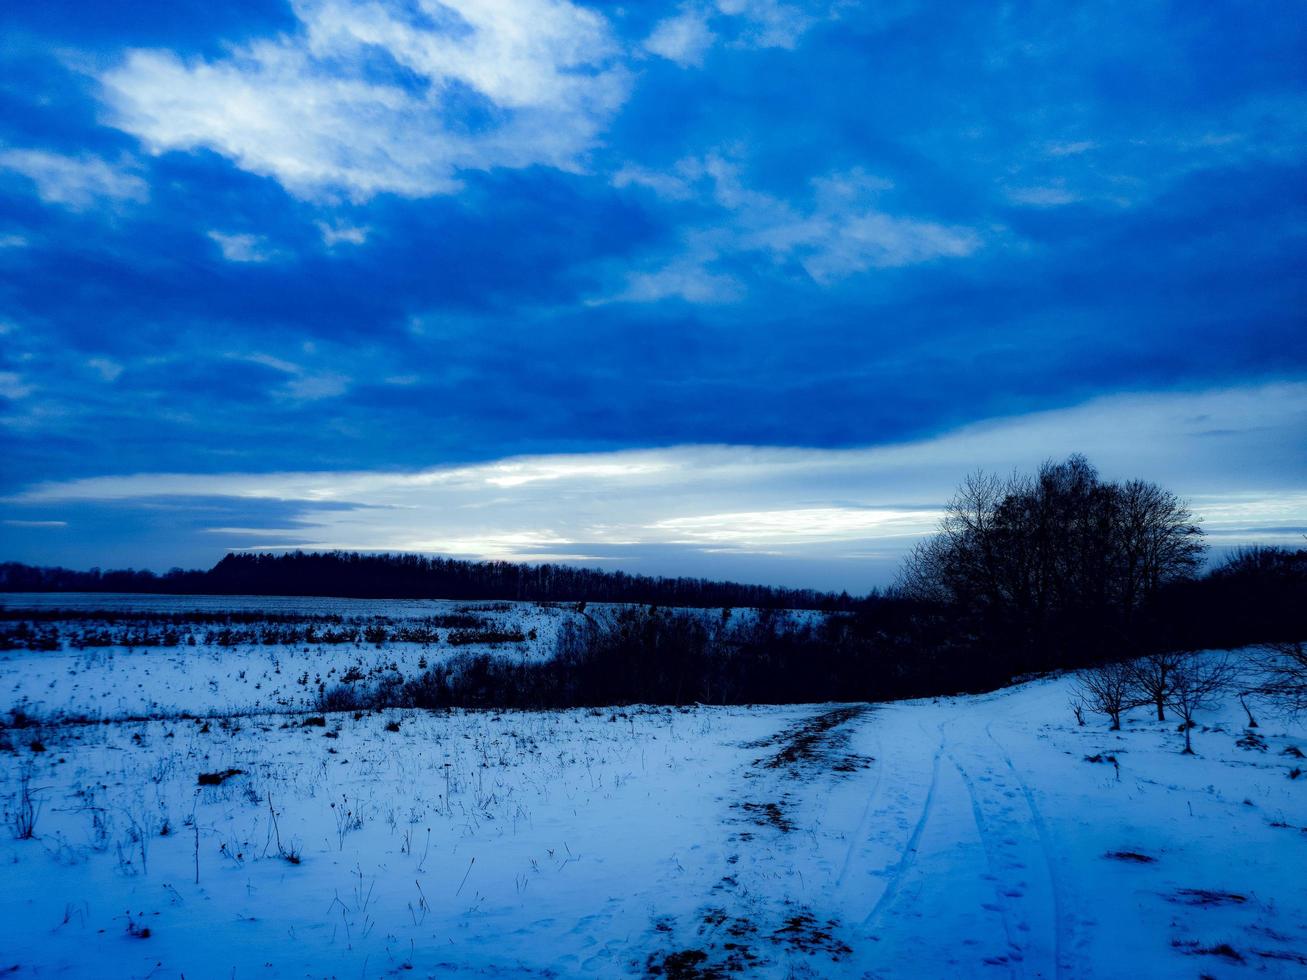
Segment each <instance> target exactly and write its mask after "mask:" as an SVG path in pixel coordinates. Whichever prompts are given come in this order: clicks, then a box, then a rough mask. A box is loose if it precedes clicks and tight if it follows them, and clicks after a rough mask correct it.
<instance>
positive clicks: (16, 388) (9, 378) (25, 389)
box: [0, 371, 36, 401]
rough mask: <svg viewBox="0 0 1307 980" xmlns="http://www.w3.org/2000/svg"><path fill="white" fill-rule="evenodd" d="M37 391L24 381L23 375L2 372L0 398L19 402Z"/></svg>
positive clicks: (0, 376) (0, 375) (0, 372)
mask: <svg viewBox="0 0 1307 980" xmlns="http://www.w3.org/2000/svg"><path fill="white" fill-rule="evenodd" d="M35 390H36V388H34V387H33V386H32V385H30V384H26V383H25V382H24V381H23V378H22V375H20V374H18V373H16V372H14V371H0V398H8V399H10V400H11V401H17V400H18V399H20V398H26V397H27V396H28V395H30V394H31V393H32V392H34V391H35Z"/></svg>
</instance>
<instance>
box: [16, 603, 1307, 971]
mask: <svg viewBox="0 0 1307 980" xmlns="http://www.w3.org/2000/svg"><path fill="white" fill-rule="evenodd" d="M313 601H317V602H323V601H324V600H313ZM330 601H334V600H330ZM330 601H328V602H330ZM169 608H172V607H169ZM504 615H508V616H517V617H518V618H519V619H521V618H523V617H525V616H526V615H527V610H526V609H525V608H523V609H515V610H512V611H510V612H508V613H505V614H504ZM541 615H542V617H543V616H544V615H545V614H543V613H542V614H541ZM541 621H542V622H543V621H544V620H543V618H542V620H541ZM523 625H526V624H525V622H524V623H523ZM433 649H435V648H434V647H433ZM274 652H276V654H277V655H278V656H281V657H288V656H289V655H290V651H274ZM375 653H376V654H377V655H378V656H383V657H394V656H397V654H396V653H395V651H394V648H392V647H390V646H388V647H386V648H383V649H382V650H379V651H375ZM310 655H311V656H312V657H314V658H317V659H316V661H315V662H316V663H317V664H318V665H319V666H321V665H322V664H323V663H326V662H333V663H338V664H342V665H343V664H346V663H348V662H350V661H351V658H354V657H357V656H360V655H361V654H360V652H359V651H356V650H354V649H353V648H350V649H348V650H340V649H330V648H329V649H324V650H321V651H318V650H314V651H311V653H310ZM367 655H368V656H371V655H372V653H371V652H368V654H367ZM405 655H406V656H407V654H405ZM6 656H7V657H8V659H7V660H6V661H5V662H4V663H3V668H2V669H3V671H4V678H5V683H4V685H3V688H2V689H0V695H2V696H0V709H7V708H9V707H12V706H14V705H16V704H18V703H19V699H26V702H25V703H26V704H27V705H28V706H32V705H33V703H34V701H33V694H34V692H36V691H38V690H40V691H42V692H44V701H43V702H42V704H43V706H44V707H46V708H53V707H56V706H58V707H60V708H68V707H75V706H77V705H84V704H87V703H92V700H88V698H90V697H91V695H92V693H93V692H95V691H97V690H103V691H104V692H107V694H106V696H105V697H104V698H99V699H94V700H99V701H102V702H104V703H105V704H106V705H113V706H117V707H121V706H123V705H129V706H130V705H134V704H137V703H140V702H141V699H142V695H141V694H140V692H139V691H138V690H137V689H136V688H135V686H134V685H135V684H137V683H144V681H143V680H142V679H141V678H142V677H143V672H144V671H145V670H147V669H149V670H150V674H149V677H150V681H149V685H150V687H151V693H150V694H148V695H146V696H145V699H146V700H149V701H151V702H152V703H153V704H154V705H155V706H159V705H164V704H167V705H171V706H174V707H177V706H182V705H189V704H191V702H192V699H197V703H202V705H203V706H204V708H205V709H206V710H209V709H212V710H219V709H221V708H223V706H224V704H240V705H249V704H251V703H253V702H252V700H251V699H250V698H249V697H247V693H246V692H245V689H244V687H242V686H240V685H238V684H236V683H235V682H234V681H232V680H231V678H230V677H229V675H228V672H229V671H230V670H234V669H236V667H235V665H236V664H237V663H248V664H249V665H250V666H249V667H247V668H246V669H247V670H251V669H253V666H254V665H256V664H258V665H264V664H267V663H268V662H269V661H268V659H267V658H268V657H269V656H270V653H269V650H266V649H256V650H243V649H240V648H236V649H232V650H223V651H214V650H206V649H203V648H201V649H199V650H197V651H189V652H188V651H166V650H157V649H153V650H149V651H136V652H135V653H134V654H131V655H127V654H126V653H125V651H117V652H115V653H114V654H113V656H112V657H111V658H110V657H106V658H102V660H101V661H96V662H89V661H85V660H83V661H79V662H78V663H79V666H78V668H77V669H78V673H77V674H76V675H75V676H71V675H68V674H67V672H66V669H67V666H68V662H67V661H66V658H69V657H72V658H74V659H75V658H77V657H84V656H85V654H77V653H75V652H74V653H70V652H61V653H51V654H38V653H27V652H21V653H20V652H13V651H11V652H10V653H9V654H7V655H6ZM428 656H430V651H428ZM151 658H159V659H151ZM226 658H236V659H234V660H231V661H230V663H231V666H230V667H229V666H227V665H226V664H225V663H224V662H223V661H224V660H225V659H226ZM240 658H244V659H240ZM260 658H262V659H260ZM110 660H111V661H112V663H110V662H109V661H110ZM47 661H48V662H49V663H54V664H57V665H59V666H58V669H54V668H50V667H49V666H48V663H47ZM163 665H166V666H163ZM287 671H288V667H287V663H286V662H285V661H283V664H282V672H283V676H284V675H285V674H286V673H287ZM29 676H30V677H33V678H37V680H35V681H29V680H28V678H29ZM261 676H262V675H261ZM270 676H271V677H272V678H276V677H277V676H278V675H275V674H272V675H270ZM214 677H219V679H220V681H221V684H220V688H219V691H218V692H217V695H216V697H214V698H212V699H210V698H209V693H211V692H209V688H208V686H207V681H208V680H209V679H212V678H214ZM74 682H75V683H76V684H77V685H78V686H77V688H76V693H70V692H69V691H65V690H64V688H65V687H67V688H69V689H70V690H71V687H72V684H73V683H74ZM229 682H230V683H229ZM52 683H53V688H51V687H50V685H51V684H52ZM1071 684H1072V680H1071V679H1070V678H1065V677H1061V678H1048V679H1041V680H1036V681H1031V682H1028V683H1025V684H1021V685H1018V686H1014V687H1011V688H1008V689H1006V690H1003V691H1000V692H996V693H993V694H989V695H983V696H976V697H956V698H940V699H937V700H926V701H913V702H898V703H893V704H884V705H848V706H842V705H799V706H786V707H751V708H748V707H742V708H717V707H698V706H695V707H691V708H686V709H672V708H631V709H622V708H619V709H616V710H603V711H563V712H450V713H430V712H421V711H394V712H380V713H368V714H363V715H361V716H359V717H355V716H354V715H352V714H335V715H328V716H326V717H325V725H324V726H321V727H319V726H317V725H312V724H309V725H306V724H305V719H306V715H305V714H303V713H302V712H301V713H286V714H279V713H275V712H273V711H272V707H275V705H274V706H269V705H268V704H267V703H266V702H264V703H263V708H265V709H267V710H268V711H269V712H270V713H264V714H258V715H254V716H248V717H230V718H228V717H223V716H221V714H219V715H218V716H215V717H212V718H208V719H190V720H167V719H156V720H151V721H114V722H112V723H107V724H88V725H60V726H46V727H43V728H39V729H21V730H19V729H11V730H9V731H8V732H5V733H3V736H2V737H4V738H8V739H9V740H10V741H11V742H12V743H13V750H12V752H5V753H0V801H3V805H4V809H5V817H6V822H8V821H9V819H10V818H11V817H12V815H13V813H14V809H15V801H16V797H17V795H18V794H19V792H20V784H21V778H22V775H23V772H24V770H26V769H28V768H29V767H30V772H31V785H32V787H33V789H34V791H35V796H36V799H37V800H38V802H39V804H40V810H39V815H38V817H37V822H36V835H37V836H36V838H35V839H33V840H16V839H13V838H12V835H10V834H8V833H5V834H4V835H3V836H2V837H0V864H2V865H3V867H4V868H5V875H4V884H5V887H4V888H3V889H0V973H2V972H3V971H4V970H5V969H7V968H10V967H17V970H16V971H15V972H14V975H15V976H114V977H119V976H121V977H145V976H155V977H163V976H171V977H176V976H179V975H182V974H184V975H185V976H187V977H190V978H197V977H231V976H235V977H249V976H259V977H283V976H284V977H327V976H339V977H380V976H391V975H400V976H402V975H412V976H441V977H443V976H449V975H454V976H464V975H466V976H493V977H528V976H530V977H538V976H560V977H570V976H597V977H608V976H620V975H641V974H644V973H646V972H648V971H649V970H650V969H651V968H652V969H656V970H662V971H664V975H672V976H674V975H678V973H677V972H676V971H677V970H678V969H679V970H681V971H682V972H680V973H679V975H682V976H696V975H699V976H703V975H709V976H710V975H712V972H711V971H712V969H713V968H715V967H716V968H721V969H723V970H729V969H732V968H738V969H739V970H740V971H742V972H743V973H747V974H748V975H757V976H778V977H784V976H813V977H843V976H848V977H934V976H991V975H992V976H996V977H1009V976H1018V977H1067V978H1071V977H1075V978H1079V977H1120V976H1147V977H1161V978H1167V977H1186V978H1192V977H1196V976H1199V975H1209V976H1213V977H1238V976H1244V975H1253V974H1256V975H1260V976H1285V977H1288V976H1301V975H1304V973H1307V889H1304V888H1303V869H1304V868H1305V867H1307V830H1305V829H1304V828H1307V776H1304V777H1302V778H1296V779H1295V778H1290V774H1291V773H1292V772H1293V771H1294V770H1295V769H1299V768H1302V767H1304V765H1305V763H1304V760H1303V759H1301V758H1298V757H1295V756H1293V755H1292V754H1286V753H1291V752H1292V751H1293V750H1299V751H1307V732H1305V731H1304V727H1303V725H1302V724H1301V723H1300V722H1295V721H1292V720H1290V719H1285V718H1281V717H1277V716H1275V715H1273V714H1271V713H1270V712H1269V710H1268V709H1267V708H1266V707H1265V706H1260V705H1254V710H1255V711H1256V712H1257V714H1258V720H1259V721H1260V723H1261V726H1260V727H1259V728H1257V729H1254V730H1253V733H1254V734H1255V735H1256V736H1257V738H1256V739H1249V738H1248V737H1247V736H1248V734H1249V732H1248V731H1247V730H1246V729H1245V727H1244V726H1245V725H1246V718H1245V716H1244V714H1243V711H1242V708H1241V707H1240V706H1239V704H1238V702H1237V700H1232V701H1231V702H1230V703H1228V704H1227V705H1225V706H1224V707H1223V708H1222V709H1221V710H1219V711H1213V712H1208V713H1206V714H1204V715H1203V716H1202V718H1201V722H1202V724H1203V726H1204V727H1203V728H1201V729H1198V730H1196V731H1195V732H1194V746H1195V749H1196V751H1197V755H1195V756H1186V755H1182V754H1181V752H1180V750H1181V748H1182V747H1183V737H1182V735H1181V734H1180V733H1179V732H1178V731H1177V730H1176V727H1175V723H1174V722H1173V721H1170V720H1168V721H1167V722H1165V723H1159V722H1157V721H1156V720H1155V719H1154V718H1151V717H1150V712H1149V711H1147V710H1143V709H1140V710H1138V711H1135V712H1132V713H1131V714H1130V715H1129V716H1128V717H1127V719H1126V722H1125V725H1124V730H1122V731H1120V732H1112V731H1109V730H1108V724H1107V720H1106V719H1105V718H1096V717H1091V718H1089V719H1088V721H1089V723H1088V724H1087V725H1086V726H1084V727H1080V726H1078V725H1077V724H1076V722H1075V719H1074V716H1073V715H1072V712H1071V710H1070V709H1069V707H1068V695H1069V692H1070V686H1071ZM165 695H168V696H165ZM260 696H262V695H261V694H260ZM223 699H227V700H226V702H224V700H223ZM105 713H106V714H111V713H112V712H109V711H106V712H105ZM194 713H196V714H199V713H201V712H199V711H195V712H194ZM392 723H397V726H398V731H392V730H389V728H388V726H391V725H392ZM34 740H39V742H40V743H42V744H43V747H44V751H40V752H37V751H33V749H32V745H31V743H32V742H33V741H34ZM1240 742H1242V743H1243V744H1240ZM1107 757H1111V758H1114V759H1115V760H1116V764H1115V765H1114V764H1113V763H1112V762H1111V761H1109V760H1108V759H1107ZM1089 758H1099V759H1101V760H1103V761H1099V762H1091V761H1088V759H1089ZM228 769H239V770H242V773H241V774H239V775H235V776H232V777H230V778H229V779H227V780H226V781H224V782H223V783H222V784H221V785H218V786H198V785H197V777H198V775H199V774H200V773H214V772H221V771H225V770H228ZM274 813H275V823H274V817H273V814H274ZM165 822H166V824H167V827H168V833H167V834H166V835H164V834H163V833H162V828H163V826H164V824H165ZM278 838H279V839H280V842H281V844H280V848H279V845H278ZM197 842H198V843H197ZM279 850H280V852H281V853H279ZM292 852H293V853H295V854H297V855H298V856H299V858H300V863H298V864H293V863H290V862H289V861H288V860H286V859H285V857H283V856H282V855H283V854H290V853H292ZM1112 855H1115V856H1112ZM197 857H198V883H197V881H196V878H197V869H196V867H197ZM144 929H148V930H149V935H148V937H145V938H142V937H141V935H140V933H141V932H142V930H144ZM133 932H135V933H136V935H133ZM1236 957H1238V958H1237V959H1236Z"/></svg>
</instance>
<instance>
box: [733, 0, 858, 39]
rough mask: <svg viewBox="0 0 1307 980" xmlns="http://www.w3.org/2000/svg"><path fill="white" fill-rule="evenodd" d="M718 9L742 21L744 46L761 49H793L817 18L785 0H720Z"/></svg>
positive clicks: (802, 7)
mask: <svg viewBox="0 0 1307 980" xmlns="http://www.w3.org/2000/svg"><path fill="white" fill-rule="evenodd" d="M831 6H832V7H834V6H836V5H834V4H832V5H831ZM717 9H718V10H720V11H721V12H722V13H723V14H726V15H728V16H732V17H741V18H743V19H744V20H745V22H746V28H745V32H744V37H743V38H742V39H741V43H744V44H748V45H751V46H754V47H759V48H793V47H795V45H797V44H798V43H799V39H800V38H801V37H803V35H804V34H805V33H806V32H807V30H808V29H809V28H810V27H811V26H812V25H813V24H814V23H816V22H817V19H818V17H817V16H816V15H815V14H814V13H812V12H810V10H809V9H808V8H807V7H805V6H800V5H799V4H795V3H784V2H782V0H717ZM823 16H830V14H829V13H827V14H824V15H823Z"/></svg>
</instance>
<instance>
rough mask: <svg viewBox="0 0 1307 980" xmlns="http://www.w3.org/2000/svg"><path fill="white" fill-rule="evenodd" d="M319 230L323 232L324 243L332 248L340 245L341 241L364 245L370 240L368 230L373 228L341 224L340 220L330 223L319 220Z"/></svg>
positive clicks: (348, 243)
mask: <svg viewBox="0 0 1307 980" xmlns="http://www.w3.org/2000/svg"><path fill="white" fill-rule="evenodd" d="M318 231H319V232H321V233H322V243H323V244H324V245H326V246H327V248H332V247H333V246H336V245H339V244H340V243H341V242H344V243H345V244H347V245H362V244H363V243H364V242H366V241H367V240H368V232H369V231H371V229H370V228H367V227H359V226H355V225H346V224H341V223H340V222H337V223H335V224H328V223H327V222H325V221H319V222H318Z"/></svg>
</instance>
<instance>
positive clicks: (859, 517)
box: [6, 383, 1307, 585]
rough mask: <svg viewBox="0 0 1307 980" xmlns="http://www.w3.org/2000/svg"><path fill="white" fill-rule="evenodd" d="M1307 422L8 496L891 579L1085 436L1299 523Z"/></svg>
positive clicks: (1073, 420) (1143, 472)
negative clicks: (962, 510) (213, 510)
mask: <svg viewBox="0 0 1307 980" xmlns="http://www.w3.org/2000/svg"><path fill="white" fill-rule="evenodd" d="M1122 433H1129V434H1130V436H1129V438H1122V435H1121V434H1122ZM1305 437H1307V384H1301V383H1296V384H1275V385H1264V386H1259V387H1255V388H1239V389H1220V390H1213V391H1206V392H1198V393H1161V394H1150V395H1132V396H1113V397H1109V398H1102V399H1096V400H1093V401H1090V402H1087V403H1085V404H1083V405H1081V406H1078V407H1075V408H1071V409H1065V410H1060V411H1055V412H1044V413H1037V414H1033V415H1029V416H1024V417H1020V418H1009V419H996V420H993V421H990V422H986V423H982V424H978V425H973V426H968V427H965V428H963V429H960V430H958V431H955V432H952V433H947V434H944V435H941V436H938V437H936V438H933V439H927V440H920V441H916V442H910V443H904V444H900V445H888V446H877V447H869V448H864V449H849V450H816V449H800V448H767V447H746V446H681V447H671V448H667V449H650V450H628V451H622V452H613V453H591V454H581V455H554V456H535V457H522V458H514V459H507V460H500V461H496V462H491V463H484V464H476V465H468V466H454V467H436V468H431V469H427V470H421V471H417V472H408V473H403V472H322V473H270V474H225V475H216V476H205V475H193V474H139V475H132V476H111V477H97V478H91V479H84V480H75V481H65V482H58V483H47V484H41V485H37V486H34V487H31V488H29V489H27V490H26V491H23V492H21V493H19V494H17V495H15V496H14V497H11V498H10V499H9V500H8V501H6V503H8V504H10V505H25V506H32V505H43V506H52V505H61V506H72V505H75V504H77V503H78V502H95V503H105V502H111V501H112V502H118V503H121V504H129V503H132V502H142V501H147V500H156V499H161V498H171V499H177V498H182V499H184V498H205V499H209V498H214V497H228V498H241V499H245V500H250V501H255V500H268V501H278V502H286V503H289V504H291V505H294V504H296V503H299V504H301V505H302V506H303V510H302V512H301V513H300V514H299V515H298V516H297V517H296V519H295V521H294V522H293V527H292V526H290V525H283V529H284V530H283V531H280V532H279V531H268V530H264V531H260V530H259V529H257V528H240V527H236V526H224V527H218V528H211V529H210V530H209V532H208V533H210V534H211V535H212V536H213V537H214V538H217V539H220V540H221V539H224V538H225V539H226V540H225V541H224V544H226V545H228V546H230V547H235V548H280V547H314V548H336V547H339V548H352V549H365V550H408V551H428V552H440V553H446V554H456V555H464V556H470V557H480V558H516V559H527V560H539V559H541V557H542V556H543V555H552V556H562V557H565V558H575V559H576V560H584V559H585V557H587V556H588V557H591V558H593V557H595V556H600V557H602V556H604V555H613V556H616V555H620V556H622V557H621V561H623V562H624V563H625V564H626V565H627V566H628V567H631V568H633V569H637V570H638V569H639V568H640V567H641V565H640V555H641V553H642V551H645V552H647V551H648V549H657V548H666V547H673V546H675V547H676V548H678V549H680V551H681V552H682V553H683V554H685V555H688V556H690V557H689V559H688V560H689V564H690V566H691V567H687V568H686V569H685V571H686V572H687V573H694V572H695V568H694V567H693V565H694V560H693V555H694V554H695V553H699V554H712V553H722V552H728V553H733V554H738V555H748V554H755V555H769V556H773V557H778V558H788V559H806V560H813V559H829V560H843V561H846V562H849V563H851V564H852V565H855V566H860V570H859V571H858V572H854V573H850V578H851V584H855V585H856V583H865V582H867V581H871V580H875V581H881V582H884V581H886V580H887V579H888V577H889V574H890V571H891V568H892V564H893V561H894V560H895V559H896V558H897V557H898V556H899V555H901V554H902V552H903V551H904V550H905V549H906V548H907V547H908V546H910V544H911V543H912V542H913V541H914V540H916V539H917V538H919V537H920V536H921V535H923V534H926V533H928V532H929V531H930V530H931V529H932V528H933V527H934V525H935V523H936V521H937V520H938V517H939V515H940V510H941V507H942V504H943V503H944V501H945V500H946V499H947V497H948V496H949V495H950V494H951V492H952V488H953V487H954V486H955V485H956V483H957V482H958V480H959V479H960V478H961V477H962V476H964V475H965V474H966V473H967V472H969V471H971V470H974V469H976V468H985V469H989V470H995V471H999V472H1005V471H1007V470H1009V469H1010V468H1011V467H1013V466H1014V465H1016V466H1019V467H1021V468H1030V467H1033V466H1034V465H1037V464H1038V463H1039V462H1040V461H1041V460H1043V459H1045V458H1048V457H1057V456H1062V455H1064V454H1065V453H1067V452H1069V451H1074V450H1080V451H1084V452H1087V453H1088V454H1089V456H1090V458H1091V459H1093V460H1094V461H1095V462H1096V463H1098V464H1099V465H1100V466H1101V467H1102V469H1103V471H1104V473H1105V475H1106V476H1108V477H1111V478H1118V477H1132V476H1141V477H1144V478H1148V479H1155V480H1158V481H1159V482H1162V483H1163V484H1165V485H1167V486H1169V487H1171V488H1173V489H1175V490H1177V491H1178V492H1180V493H1182V494H1187V495H1194V494H1197V493H1198V492H1200V491H1201V492H1202V496H1196V497H1195V500H1194V502H1195V504H1196V509H1197V510H1198V511H1199V513H1200V515H1201V516H1203V517H1205V518H1206V519H1207V522H1208V529H1209V530H1210V531H1212V532H1214V533H1215V536H1216V538H1217V539H1219V541H1220V542H1222V543H1226V544H1228V543H1232V542H1237V541H1252V540H1267V539H1272V538H1278V539H1283V538H1284V537H1285V536H1286V532H1284V531H1283V528H1285V527H1288V526H1293V525H1295V524H1307V493H1304V492H1302V491H1300V490H1297V489H1295V487H1296V485H1297V484H1295V482H1294V481H1295V480H1297V479H1298V478H1299V477H1298V475H1295V474H1286V473H1285V472H1284V470H1283V469H1282V468H1281V467H1280V466H1279V465H1278V464H1277V463H1276V461H1275V455H1274V454H1275V452H1277V451H1279V450H1282V448H1283V447H1284V446H1285V445H1292V444H1295V443H1296V444H1298V445H1301V444H1302V443H1303V440H1304V438H1305ZM324 504H331V505H335V506H333V507H332V508H330V509H324V508H323V507H322V505H324ZM1276 529H1279V530H1276ZM251 539H253V540H251ZM859 576H860V577H859Z"/></svg>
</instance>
